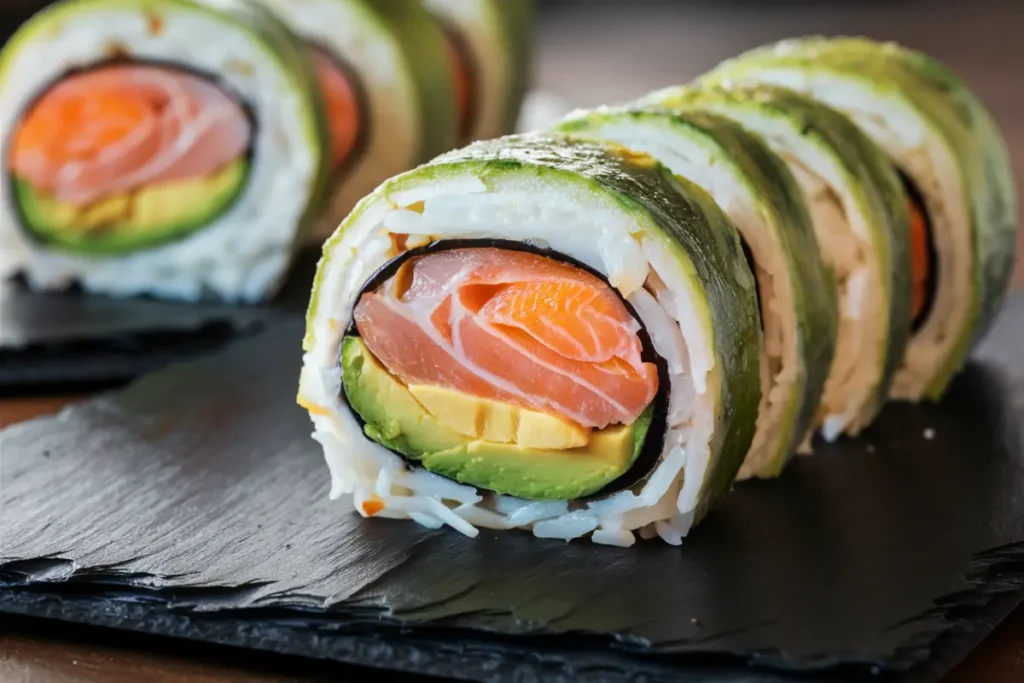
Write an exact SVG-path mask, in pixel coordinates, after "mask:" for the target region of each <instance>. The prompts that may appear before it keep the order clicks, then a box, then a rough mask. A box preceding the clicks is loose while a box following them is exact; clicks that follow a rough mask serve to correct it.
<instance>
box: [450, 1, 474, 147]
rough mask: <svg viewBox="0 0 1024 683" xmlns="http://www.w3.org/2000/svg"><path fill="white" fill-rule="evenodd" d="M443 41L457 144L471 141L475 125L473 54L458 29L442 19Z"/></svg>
mask: <svg viewBox="0 0 1024 683" xmlns="http://www.w3.org/2000/svg"><path fill="white" fill-rule="evenodd" d="M441 27H442V29H443V31H444V37H445V43H446V46H447V50H448V61H449V63H450V65H451V67H450V68H451V72H452V83H453V84H454V89H455V114H456V117H457V119H458V127H459V144H462V145H464V144H468V143H470V142H472V141H473V128H474V126H475V125H476V117H477V103H476V92H477V87H476V80H477V79H476V69H475V68H474V65H473V55H472V52H471V51H470V49H469V45H468V43H467V42H466V39H465V38H464V37H463V36H462V34H461V33H460V32H459V30H458V29H456V28H455V27H453V26H452V25H450V24H449V23H447V22H444V21H442V22H441Z"/></svg>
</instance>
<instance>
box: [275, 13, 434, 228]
mask: <svg viewBox="0 0 1024 683" xmlns="http://www.w3.org/2000/svg"><path fill="white" fill-rule="evenodd" d="M262 2H263V3H264V4H265V5H267V6H268V7H270V8H271V9H273V10H274V11H275V12H276V13H277V15H278V16H279V17H280V18H281V19H283V20H284V21H285V22H286V23H287V24H288V25H289V26H290V27H291V28H292V30H294V31H295V32H296V33H297V34H299V36H301V37H302V38H304V39H306V40H308V41H310V42H312V43H314V44H316V45H318V46H321V47H325V48H328V49H330V50H331V51H333V52H334V55H335V56H336V57H338V58H340V59H341V61H342V62H343V63H345V64H347V65H349V66H350V67H351V68H352V70H353V71H354V72H355V74H356V76H357V78H358V80H359V83H358V87H357V92H361V93H363V94H364V95H365V98H366V102H365V103H364V104H365V108H366V109H365V110H366V114H367V119H368V120H366V121H362V122H361V123H360V125H361V126H363V127H364V131H362V132H363V133H364V134H365V135H367V138H366V142H365V146H364V147H363V148H362V150H361V151H360V152H359V157H358V158H357V159H355V160H354V163H353V165H352V166H351V167H349V168H348V169H346V170H344V171H343V172H342V173H341V174H339V177H338V178H335V179H334V183H335V185H334V187H333V188H332V190H331V192H330V198H329V200H328V205H327V207H326V208H325V210H324V214H323V216H322V218H321V219H320V221H319V222H318V225H317V228H316V231H315V234H314V237H313V239H315V240H317V241H318V243H319V242H322V241H323V239H324V238H326V237H327V236H329V235H330V234H331V233H332V232H333V231H334V229H335V228H336V227H338V225H339V224H340V223H341V221H342V220H344V218H345V216H347V215H348V213H349V211H351V210H352V207H353V206H355V204H356V202H358V201H359V199H360V198H362V197H364V196H366V195H367V194H369V193H370V192H371V191H372V190H373V188H375V187H377V186H378V185H379V184H380V183H382V182H383V181H384V180H385V179H387V178H390V177H391V176H394V175H398V174H399V173H401V172H402V171H406V170H408V169H410V168H412V167H413V166H415V165H416V163H417V162H418V161H419V151H420V147H421V145H420V141H421V138H422V135H423V130H422V123H421V121H420V118H419V111H420V107H419V103H418V95H417V94H416V84H415V82H414V80H413V77H412V75H411V73H410V71H409V65H408V64H406V62H405V56H404V53H403V51H402V46H401V45H399V44H398V42H397V39H396V37H395V36H394V35H393V34H392V33H391V32H390V31H388V30H387V29H386V27H385V26H383V25H382V24H381V22H380V20H379V19H378V18H377V17H376V16H375V15H374V14H373V12H372V11H371V10H369V9H368V8H367V6H366V3H365V2H363V0H262Z"/></svg>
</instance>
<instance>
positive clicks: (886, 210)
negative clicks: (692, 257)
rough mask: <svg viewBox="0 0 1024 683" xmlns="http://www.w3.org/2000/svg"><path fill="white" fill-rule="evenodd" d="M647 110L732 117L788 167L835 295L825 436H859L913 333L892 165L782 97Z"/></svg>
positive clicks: (743, 92)
mask: <svg viewBox="0 0 1024 683" xmlns="http://www.w3.org/2000/svg"><path fill="white" fill-rule="evenodd" d="M645 102H647V103H651V104H660V105H663V106H667V107H670V108H678V109H683V110H690V109H698V110H703V111H711V112H714V113H718V114H720V115H723V116H727V117H729V118H731V119H733V120H734V121H736V122H737V123H739V124H741V125H742V126H743V127H745V128H746V129H747V130H749V131H751V132H753V133H756V134H758V135H760V136H761V137H762V138H763V139H764V140H765V142H766V143H767V144H768V146H769V147H770V148H771V149H772V150H773V151H774V152H775V153H776V154H778V155H779V157H781V158H782V159H783V161H785V163H786V164H787V165H788V166H789V169H790V170H791V171H792V173H793V175H794V176H795V178H796V179H797V182H798V184H799V185H800V187H801V190H802V192H803V196H804V200H805V202H806V204H807V207H808V209H809V211H810V215H811V219H812V222H813V225H814V231H815V234H816V236H817V238H818V244H819V247H820V249H821V253H822V256H823V258H824V259H825V262H826V263H827V264H828V265H829V267H830V268H831V269H832V270H833V271H834V273H835V280H836V286H837V300H838V305H839V324H838V333H837V339H836V348H835V357H834V359H833V361H832V366H831V368H830V370H829V374H828V378H827V379H826V381H825V391H824V395H823V397H822V400H821V404H820V407H819V410H818V420H819V422H820V424H821V432H822V435H823V436H824V437H825V438H826V439H829V440H831V439H834V438H836V437H837V436H839V435H840V434H842V433H848V434H856V433H858V432H859V431H860V430H861V429H863V428H864V427H865V426H867V425H868V424H869V423H870V422H871V421H872V420H873V419H874V417H875V416H876V415H877V413H878V412H879V411H880V410H881V408H882V406H883V405H884V403H885V400H886V398H887V397H888V393H889V389H890V386H891V384H892V377H893V374H894V372H895V370H896V368H897V366H898V364H899V362H900V360H901V359H902V357H903V352H904V349H905V348H906V343H907V337H908V335H909V332H910V277H909V273H910V249H909V244H908V242H909V237H908V235H909V228H908V223H909V220H910V219H909V214H908V211H907V208H906V205H905V204H904V202H903V188H902V185H901V183H900V180H899V177H898V176H897V174H896V171H895V169H894V168H893V166H892V164H890V163H889V161H888V160H887V159H886V158H885V156H884V154H883V153H882V152H881V150H879V149H878V147H877V146H876V145H874V143H872V142H871V141H870V140H869V139H868V138H867V137H866V136H865V135H864V134H863V133H861V132H860V131H859V130H858V129H857V127H856V126H854V125H853V124H852V123H850V121H849V120H848V119H847V118H846V117H845V116H843V115H842V114H840V113H838V112H836V111H835V110H833V109H831V108H829V107H827V106H825V105H822V104H819V103H817V102H815V101H814V100H812V99H809V98H807V97H804V96H802V95H799V94H796V93H793V92H791V91H788V90H784V89H782V88H775V87H768V86H756V87H740V86H737V87H714V86H710V87H706V88H694V87H682V88H669V89H666V90H662V91H659V92H656V93H653V94H651V95H649V96H648V97H646V98H645Z"/></svg>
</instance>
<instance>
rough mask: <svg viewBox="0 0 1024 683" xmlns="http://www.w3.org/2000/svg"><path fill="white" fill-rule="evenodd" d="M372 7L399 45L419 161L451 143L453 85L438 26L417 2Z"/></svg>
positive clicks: (378, 1)
mask: <svg viewBox="0 0 1024 683" xmlns="http://www.w3.org/2000/svg"><path fill="white" fill-rule="evenodd" d="M371 6H372V8H373V10H374V11H375V13H376V14H377V16H378V17H379V18H380V20H381V21H382V22H384V23H386V25H387V27H388V29H389V30H390V31H391V32H392V33H393V34H394V36H395V39H396V42H397V43H398V44H399V45H401V46H402V50H403V57H404V59H405V63H406V68H407V69H408V72H409V73H411V74H412V77H413V82H414V84H415V86H416V93H417V95H418V96H419V105H420V117H419V118H420V122H421V126H422V129H421V132H420V150H419V155H418V161H419V162H420V163H422V162H424V161H427V160H429V159H432V158H434V157H435V156H437V155H438V154H441V153H442V152H446V151H448V150H449V149H451V148H452V147H454V146H455V142H456V140H457V138H458V133H459V131H458V122H457V121H456V116H455V86H454V84H453V82H452V72H451V69H450V68H449V64H448V52H447V49H448V47H447V42H446V41H445V37H444V33H443V32H442V31H441V27H440V26H439V25H438V24H437V22H435V21H434V20H433V17H431V15H430V13H429V12H427V10H426V9H424V8H423V6H422V5H421V4H420V3H419V2H409V0H374V2H373V3H372V4H371Z"/></svg>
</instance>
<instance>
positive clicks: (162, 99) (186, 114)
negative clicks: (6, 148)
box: [11, 64, 252, 204]
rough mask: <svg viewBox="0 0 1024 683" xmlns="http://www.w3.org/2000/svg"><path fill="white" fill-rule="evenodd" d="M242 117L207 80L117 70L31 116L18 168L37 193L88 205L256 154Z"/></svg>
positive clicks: (156, 70) (20, 138) (61, 93)
mask: <svg viewBox="0 0 1024 683" xmlns="http://www.w3.org/2000/svg"><path fill="white" fill-rule="evenodd" d="M251 135H252V130H251V124H250V123H249V119H248V118H247V117H246V115H245V112H244V111H243V110H242V107H241V106H240V105H239V104H238V103H237V102H235V101H234V100H232V99H231V98H230V97H229V96H228V95H227V94H226V93H224V92H223V91H221V90H220V89H219V88H218V87H217V86H215V85H214V84H212V83H210V82H208V81H206V80H205V79H203V78H200V77H199V76H195V75H192V74H189V73H184V72H179V71H174V70H172V69H168V68H163V67H159V66H145V65H130V64H125V65H117V66H109V67H104V68H101V69H96V70H93V71H88V72H85V73H81V74H75V75H72V76H69V77H68V78H66V79H65V80H63V81H61V82H60V83H58V84H57V85H56V86H54V87H53V88H52V89H50V90H49V91H48V92H47V93H46V94H45V95H43V97H42V98H41V99H40V100H39V101H38V102H37V103H36V104H35V105H34V106H33V107H32V108H31V109H30V110H29V111H28V113H27V115H26V117H25V119H24V121H23V123H22V124H21V125H20V126H19V127H18V129H17V131H16V134H15V137H14V143H13V154H12V157H11V168H12V170H13V172H14V173H15V174H16V175H18V176H19V177H21V178H23V179H25V180H27V181H28V182H29V183H31V184H32V186H33V187H34V188H36V189H37V190H41V191H44V192H47V193H49V194H52V195H53V196H55V197H56V198H57V199H59V200H63V201H66V202H70V203H74V204H88V203H90V202H93V201H96V200H97V199H100V198H102V197H104V196H107V195H110V194H114V193H117V192H124V191H128V190H132V189H135V188H138V187H141V186H144V185H148V184H150V183H156V182H165V181H172V180H179V179H185V178H197V177H202V176H206V175H209V174H212V173H214V172H216V171H218V170H219V169H220V168H222V167H223V166H224V165H226V164H227V163H229V162H231V161H234V160H235V159H236V158H238V157H240V156H241V155H242V154H243V153H244V152H245V150H246V148H247V147H248V145H249V140H250V137H251Z"/></svg>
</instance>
